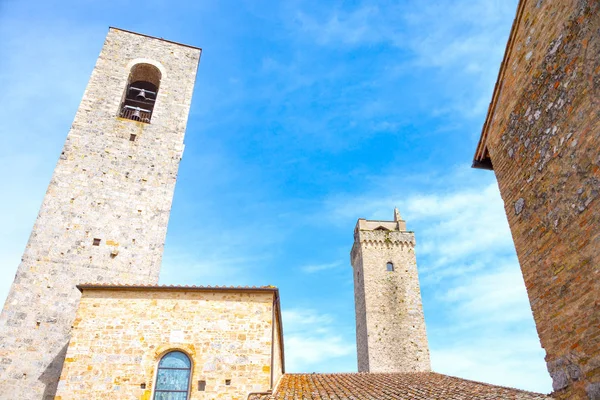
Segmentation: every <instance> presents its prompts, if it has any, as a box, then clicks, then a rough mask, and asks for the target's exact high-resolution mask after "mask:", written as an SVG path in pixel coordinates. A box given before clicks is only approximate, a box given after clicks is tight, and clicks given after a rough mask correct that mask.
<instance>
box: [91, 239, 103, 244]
mask: <svg viewBox="0 0 600 400" xmlns="http://www.w3.org/2000/svg"><path fill="white" fill-rule="evenodd" d="M100 242H101V240H100V239H98V238H94V242H93V243H92V244H93V245H94V246H100Z"/></svg>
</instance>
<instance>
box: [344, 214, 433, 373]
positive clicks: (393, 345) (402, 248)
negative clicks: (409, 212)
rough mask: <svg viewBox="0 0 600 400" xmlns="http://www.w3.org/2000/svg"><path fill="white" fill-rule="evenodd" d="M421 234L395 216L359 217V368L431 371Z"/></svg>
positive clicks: (354, 255) (355, 252) (355, 260)
mask: <svg viewBox="0 0 600 400" xmlns="http://www.w3.org/2000/svg"><path fill="white" fill-rule="evenodd" d="M414 247H415V235H414V233H413V232H410V231H407V230H406V223H405V222H404V221H403V220H401V219H400V215H399V213H397V212H396V216H395V221H368V220H364V219H359V220H358V222H357V224H356V228H355V231H354V245H353V246H352V252H351V262H352V267H353V272H354V298H355V308H356V342H357V343H356V344H357V351H358V370H359V372H413V371H429V370H430V369H431V367H430V361H429V347H428V344H427V333H426V329H425V319H424V316H423V307H422V304H421V292H420V289H419V276H418V273H417V262H416V257H415V251H414Z"/></svg>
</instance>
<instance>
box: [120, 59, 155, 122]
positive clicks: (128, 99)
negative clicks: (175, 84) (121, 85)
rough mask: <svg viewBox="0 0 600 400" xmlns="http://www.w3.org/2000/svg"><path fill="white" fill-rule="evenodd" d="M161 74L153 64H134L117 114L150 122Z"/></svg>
mask: <svg viewBox="0 0 600 400" xmlns="http://www.w3.org/2000/svg"><path fill="white" fill-rule="evenodd" d="M161 76H162V75H161V73H160V71H159V70H158V68H156V67H155V66H154V65H151V64H136V65H134V66H133V68H131V72H130V73H129V79H128V80H127V88H125V96H124V98H123V103H122V104H121V111H120V112H119V116H120V117H121V118H127V119H132V120H134V121H141V122H146V123H150V119H152V111H154V104H155V103H156V96H157V95H158V88H159V86H160V79H161Z"/></svg>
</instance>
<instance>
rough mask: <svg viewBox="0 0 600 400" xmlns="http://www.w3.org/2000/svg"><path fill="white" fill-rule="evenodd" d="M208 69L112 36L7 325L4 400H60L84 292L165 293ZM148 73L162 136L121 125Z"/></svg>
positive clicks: (180, 55)
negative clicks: (137, 289)
mask: <svg viewBox="0 0 600 400" xmlns="http://www.w3.org/2000/svg"><path fill="white" fill-rule="evenodd" d="M199 57H200V50H199V49H195V48H191V47H187V46H183V45H178V44H174V43H169V42H166V41H164V40H160V39H155V38H149V37H145V36H142V35H137V34H133V33H128V32H125V31H121V30H117V29H110V30H109V32H108V36H107V38H106V42H105V44H104V47H103V48H102V51H101V53H100V56H99V58H98V61H97V63H96V66H95V68H94V70H93V72H92V76H91V78H90V81H89V83H88V86H87V88H86V90H85V93H84V96H83V99H82V101H81V105H80V107H79V109H78V111H77V114H76V116H75V120H74V121H73V125H72V126H71V130H70V131H69V134H68V136H67V139H66V142H65V146H64V148H63V151H62V153H61V155H60V159H59V160H58V163H57V165H56V169H55V171H54V175H53V176H52V180H51V181H50V185H49V187H48V191H47V192H46V196H45V198H44V200H43V203H42V206H41V208H40V212H39V215H38V218H37V220H36V222H35V225H34V227H33V231H32V233H31V236H30V238H29V242H28V243H27V247H26V249H25V252H24V254H23V257H22V262H21V264H20V265H19V268H18V270H17V273H16V276H15V280H14V283H13V285H12V287H11V290H10V293H9V295H8V298H7V300H6V303H5V306H4V309H3V310H2V314H1V315H0V359H1V360H2V362H1V363H0V398H3V399H4V398H18V399H51V398H53V396H54V391H55V389H56V384H57V382H58V378H59V376H60V371H61V368H62V364H63V361H62V360H63V358H64V354H65V351H66V346H67V343H68V340H69V332H70V330H71V324H72V321H73V318H74V315H75V310H76V307H77V303H78V301H79V298H80V293H79V291H78V290H77V289H76V288H75V285H76V284H78V283H82V282H120V283H130V284H133V283H156V282H157V281H158V275H159V269H160V263H161V257H162V252H163V246H164V241H165V235H166V230H167V222H168V219H169V212H170V209H171V202H172V198H173V191H174V187H175V181H176V178H177V170H178V167H179V162H180V159H181V156H182V151H183V137H184V134H185V127H186V122H187V117H188V110H189V107H190V102H191V97H192V91H193V87H194V81H195V76H196V70H197V65H198V62H199ZM136 60H137V61H136ZM138 61H139V62H148V63H153V64H155V65H157V66H158V67H159V68H160V69H161V70H162V81H161V85H160V88H159V92H158V99H157V101H156V105H155V109H154V114H153V117H152V123H151V124H144V123H141V122H135V121H131V120H124V119H120V118H118V117H117V115H118V112H119V108H120V103H121V100H122V98H123V95H124V91H125V88H126V85H127V79H128V76H129V71H130V69H131V67H132V66H133V65H135V63H136V62H138ZM132 134H133V135H136V137H135V140H134V141H131V140H130V138H131V135H132ZM94 239H99V240H100V243H99V245H97V246H96V245H94Z"/></svg>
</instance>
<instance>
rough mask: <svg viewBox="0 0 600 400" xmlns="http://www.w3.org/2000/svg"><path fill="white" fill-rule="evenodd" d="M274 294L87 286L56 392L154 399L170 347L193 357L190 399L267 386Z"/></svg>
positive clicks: (241, 395) (233, 395)
mask: <svg viewBox="0 0 600 400" xmlns="http://www.w3.org/2000/svg"><path fill="white" fill-rule="evenodd" d="M273 297H274V293H273V292H262V293H260V292H259V293H248V292H232V291H226V292H219V291H218V290H216V291H213V292H210V291H208V292H207V291H193V290H189V291H186V290H175V291H170V290H161V291H157V290H152V289H147V290H114V289H113V290H102V289H98V290H86V289H84V290H83V296H82V298H81V301H80V305H79V309H78V311H77V316H76V319H75V322H74V327H73V331H72V338H71V343H70V345H69V348H68V351H67V355H66V359H65V366H64V368H63V373H62V375H61V379H60V383H59V385H58V391H57V397H56V399H57V400H67V399H100V398H110V399H128V400H129V399H150V398H152V397H151V396H152V393H153V388H154V379H155V377H154V376H155V372H156V366H157V363H158V361H159V360H160V358H161V356H162V355H163V354H165V353H166V352H168V351H171V350H181V351H184V352H185V353H187V354H188V355H189V357H190V358H191V360H192V363H193V366H192V379H191V391H190V397H189V398H190V399H198V400H200V399H233V400H235V399H237V400H245V399H246V398H247V396H248V393H250V392H264V391H267V390H268V389H269V388H270V379H271V356H272V354H271V343H272V329H273V322H272V317H273ZM226 380H230V383H229V384H227V382H226ZM199 381H204V382H205V390H204V391H200V390H199V384H198V383H199ZM143 385H145V388H143V387H142V386H143Z"/></svg>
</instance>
